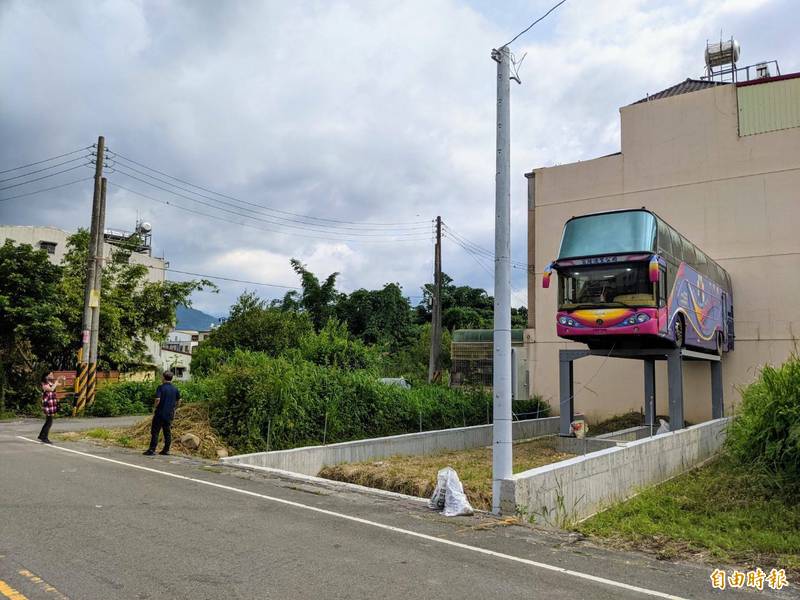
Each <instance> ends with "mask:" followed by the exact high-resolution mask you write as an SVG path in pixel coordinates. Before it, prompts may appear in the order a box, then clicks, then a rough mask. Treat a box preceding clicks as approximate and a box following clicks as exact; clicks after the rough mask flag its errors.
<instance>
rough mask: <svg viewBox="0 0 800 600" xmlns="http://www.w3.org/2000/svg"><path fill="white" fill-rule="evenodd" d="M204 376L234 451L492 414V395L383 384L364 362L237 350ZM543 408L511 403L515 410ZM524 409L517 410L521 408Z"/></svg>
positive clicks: (214, 418)
mask: <svg viewBox="0 0 800 600" xmlns="http://www.w3.org/2000/svg"><path fill="white" fill-rule="evenodd" d="M210 380H213V381H208V382H207V383H206V385H207V386H209V387H208V389H209V390H211V396H210V398H211V401H210V410H209V414H210V417H211V423H212V425H213V426H214V427H215V429H216V430H217V431H218V432H219V433H220V434H221V435H222V436H223V437H224V438H225V440H226V442H227V443H228V444H230V445H231V446H232V447H234V448H236V449H237V450H239V451H241V452H257V451H263V450H267V449H270V450H279V449H284V448H294V447H299V446H308V445H314V444H321V443H323V442H327V443H333V442H342V441H348V440H355V439H362V438H370V437H380V436H385V435H396V434H400V433H410V432H415V431H420V430H421V429H422V430H426V431H429V430H433V429H447V428H452V427H462V426H468V425H481V424H485V423H487V422H491V412H492V410H491V402H492V399H491V396H490V395H489V394H488V393H486V392H484V391H482V390H468V391H461V390H454V389H451V388H448V387H445V386H441V385H421V386H416V387H413V388H412V389H404V388H401V387H399V386H393V385H386V384H383V383H381V382H380V381H378V378H377V375H375V374H374V373H373V372H371V371H368V370H354V371H348V370H343V369H337V368H327V367H322V366H319V365H316V364H313V363H310V362H308V361H305V360H302V359H301V358H300V357H297V356H295V357H287V356H282V357H277V358H273V357H270V356H267V355H265V354H263V353H257V352H244V351H239V352H236V353H235V354H234V355H233V356H232V357H231V359H230V360H229V361H228V362H227V363H226V364H225V365H224V366H222V367H221V368H220V369H219V370H218V371H217V372H216V373H215V374H214V376H213V377H211V378H210ZM536 406H539V407H540V408H541V409H549V407H546V405H541V404H540V403H539V402H538V401H536V400H534V401H530V402H519V403H515V405H514V408H515V411H516V412H528V411H532V410H531V409H533V410H535V408H536ZM523 409H524V410H523Z"/></svg>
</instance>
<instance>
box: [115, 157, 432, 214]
mask: <svg viewBox="0 0 800 600" xmlns="http://www.w3.org/2000/svg"><path fill="white" fill-rule="evenodd" d="M110 154H111V155H112V158H119V159H121V160H122V161H124V162H129V163H133V164H135V165H137V166H139V167H142V168H144V169H147V170H148V171H152V172H154V173H158V174H159V175H163V176H164V177H168V178H170V179H174V180H175V181H179V182H180V183H183V184H186V185H188V186H191V187H193V188H196V189H198V190H202V191H204V192H207V193H209V194H214V195H215V196H220V197H222V198H227V199H229V200H234V201H236V202H240V203H243V204H249V205H251V206H254V207H258V208H260V209H262V210H267V211H272V212H276V213H280V214H284V215H289V216H291V217H296V218H300V219H313V220H316V221H325V222H328V223H343V224H348V225H361V226H365V227H371V226H378V227H381V226H390V227H391V226H400V225H419V224H421V223H428V221H402V222H395V223H373V222H358V221H347V220H342V219H331V218H327V217H315V216H312V215H302V214H299V213H294V212H291V211H286V210H281V209H278V208H272V207H269V206H264V205H262V204H256V203H253V202H247V201H246V200H241V199H239V198H236V197H235V196H230V195H228V194H223V193H221V192H217V191H214V190H212V189H209V188H206V187H203V186H200V185H197V184H194V183H192V182H190V181H186V180H185V179H181V178H179V177H175V176H174V175H170V174H169V173H165V172H164V171H159V170H158V169H154V168H153V167H149V166H147V165H145V164H143V163H140V162H137V161H135V160H133V159H132V158H128V157H126V156H124V155H122V154H119V153H118V152H114V151H110ZM128 168H130V167H128ZM171 185H174V184H171ZM176 187H177V186H176ZM194 193H196V192H194Z"/></svg>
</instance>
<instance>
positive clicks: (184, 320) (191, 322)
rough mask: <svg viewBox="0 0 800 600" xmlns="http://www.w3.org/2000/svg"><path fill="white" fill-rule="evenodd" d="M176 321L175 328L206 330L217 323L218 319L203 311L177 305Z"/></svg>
mask: <svg viewBox="0 0 800 600" xmlns="http://www.w3.org/2000/svg"><path fill="white" fill-rule="evenodd" d="M177 317H178V323H177V325H175V329H191V330H194V331H208V330H209V329H211V328H212V327H214V326H217V325H219V319H218V318H217V317H214V316H211V315H209V314H207V313H204V312H203V311H201V310H197V309H194V308H189V307H188V306H183V305H179V306H178V310H177Z"/></svg>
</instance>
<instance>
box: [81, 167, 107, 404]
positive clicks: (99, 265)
mask: <svg viewBox="0 0 800 600" xmlns="http://www.w3.org/2000/svg"><path fill="white" fill-rule="evenodd" d="M107 184H108V180H107V179H106V178H105V177H103V178H102V179H101V180H100V214H99V215H98V222H97V223H98V225H97V227H98V231H99V234H98V236H97V246H96V247H95V254H94V255H95V267H94V286H93V289H94V293H95V295H96V298H95V302H94V304H95V306H93V307H92V328H91V331H90V335H89V376H88V380H87V389H86V405H87V406H91V405H92V404H94V398H95V393H96V391H97V344H98V339H99V335H100V291H101V289H102V283H103V259H104V254H103V246H104V242H105V236H104V235H103V234H104V232H105V229H106V188H107Z"/></svg>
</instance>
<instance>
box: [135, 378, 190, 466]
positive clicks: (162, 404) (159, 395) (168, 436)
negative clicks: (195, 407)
mask: <svg viewBox="0 0 800 600" xmlns="http://www.w3.org/2000/svg"><path fill="white" fill-rule="evenodd" d="M163 378H164V382H163V383H162V384H161V385H160V386H158V389H157V390H156V401H155V407H154V408H155V410H154V412H153V424H152V425H151V427H150V447H149V448H148V449H147V451H146V452H144V455H145V456H153V455H154V454H155V453H156V446H157V445H158V434H159V432H160V431H161V430H162V429H163V430H164V448H163V449H162V450H161V452H159V454H161V455H163V456H167V455H168V454H169V446H170V444H171V443H172V431H171V430H170V428H171V427H172V419H173V418H174V417H175V409H176V408H178V405H179V404H180V402H181V393H180V391H179V390H178V388H176V387H175V386H174V385H172V372H171V371H164V375H163Z"/></svg>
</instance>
